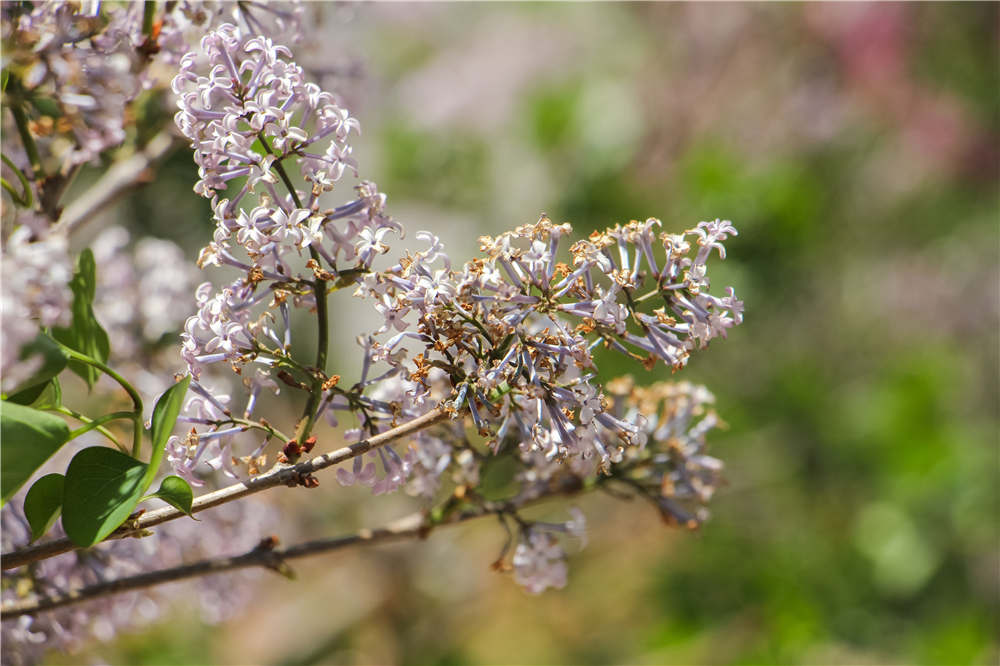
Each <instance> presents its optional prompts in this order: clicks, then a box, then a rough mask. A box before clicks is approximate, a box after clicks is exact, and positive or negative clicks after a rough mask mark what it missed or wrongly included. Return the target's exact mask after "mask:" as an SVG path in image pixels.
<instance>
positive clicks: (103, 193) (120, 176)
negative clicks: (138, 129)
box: [56, 131, 182, 234]
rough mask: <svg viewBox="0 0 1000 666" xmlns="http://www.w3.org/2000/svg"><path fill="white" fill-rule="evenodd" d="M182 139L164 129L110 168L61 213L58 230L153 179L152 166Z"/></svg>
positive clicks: (77, 224) (83, 220) (81, 221)
mask: <svg viewBox="0 0 1000 666" xmlns="http://www.w3.org/2000/svg"><path fill="white" fill-rule="evenodd" d="M180 145H182V142H181V141H180V140H179V139H176V138H174V137H173V136H171V135H170V133H169V132H166V131H163V132H160V133H159V134H157V135H156V136H154V137H153V138H152V139H150V141H149V143H147V144H146V145H145V147H144V148H143V149H142V150H140V151H138V152H137V153H135V154H134V155H132V156H131V157H128V158H126V159H125V160H123V161H121V162H118V163H117V164H115V165H114V166H112V167H111V168H110V169H108V170H107V171H106V172H105V173H104V175H103V176H101V177H100V178H99V179H98V180H97V182H96V183H94V184H93V185H92V186H91V187H90V188H89V189H88V190H87V191H86V192H84V193H83V194H81V195H80V196H79V197H77V198H76V199H75V200H74V201H73V203H71V204H69V205H68V206H67V207H66V209H65V210H64V211H63V212H62V215H60V216H59V222H58V224H57V225H56V230H57V231H61V232H63V233H66V234H71V233H73V232H74V231H75V230H76V229H78V228H79V227H81V226H82V225H83V224H84V223H86V222H88V221H89V220H90V219H91V218H92V217H93V216H94V215H96V214H97V213H99V212H101V211H102V210H104V209H105V208H107V207H108V206H109V205H111V204H112V203H114V202H115V201H116V200H117V199H118V198H119V197H120V196H122V195H123V194H125V193H126V192H128V191H129V190H130V189H132V188H133V187H136V186H138V185H141V184H143V183H147V182H149V181H151V180H152V179H153V173H152V169H153V168H154V167H156V166H158V165H159V164H160V163H162V162H163V161H164V160H165V159H166V158H167V157H168V156H169V155H170V153H171V152H172V151H173V150H174V148H177V147H178V146H180Z"/></svg>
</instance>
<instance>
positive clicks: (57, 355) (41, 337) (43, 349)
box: [7, 333, 68, 405]
mask: <svg viewBox="0 0 1000 666" xmlns="http://www.w3.org/2000/svg"><path fill="white" fill-rule="evenodd" d="M19 357H20V360H22V361H25V360H27V359H29V358H33V357H41V361H42V363H41V366H39V368H38V369H37V370H36V371H35V373H34V374H33V375H31V377H29V378H28V379H26V380H24V381H23V382H21V383H20V384H18V385H17V387H16V388H15V389H14V390H13V391H11V394H10V396H8V398H7V399H8V400H10V401H11V402H16V403H17V404H19V405H30V404H31V403H33V402H34V401H35V400H36V399H37V398H38V396H39V395H41V393H42V390H44V388H45V385H46V383H47V382H48V381H49V380H50V379H52V378H53V377H55V376H56V375H58V374H59V373H60V372H62V371H63V368H65V367H66V363H67V361H68V359H67V358H66V354H64V353H63V350H62V349H60V348H59V345H58V344H56V342H55V340H53V339H52V338H50V337H49V336H47V335H45V334H44V333H39V334H38V336H37V337H36V338H35V339H34V340H32V341H31V342H29V343H28V344H26V345H25V346H24V347H22V348H21V353H20V355H19Z"/></svg>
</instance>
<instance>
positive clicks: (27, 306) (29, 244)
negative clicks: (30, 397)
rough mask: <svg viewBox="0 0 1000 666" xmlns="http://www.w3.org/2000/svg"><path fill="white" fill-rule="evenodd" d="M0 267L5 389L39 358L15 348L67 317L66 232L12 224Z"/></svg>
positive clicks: (0, 363) (0, 364)
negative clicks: (37, 231) (43, 232)
mask: <svg viewBox="0 0 1000 666" xmlns="http://www.w3.org/2000/svg"><path fill="white" fill-rule="evenodd" d="M0 273H2V280H0V281H2V282H3V292H2V294H0V335H2V338H3V344H2V345H0V349H2V356H0V376H2V377H3V380H2V384H3V386H2V388H3V390H4V391H5V392H6V391H10V390H12V389H14V388H15V387H16V386H17V385H18V384H20V383H21V382H22V381H24V380H26V379H28V378H29V377H30V376H31V374H32V373H33V372H34V371H35V370H36V369H37V367H38V366H39V364H41V362H42V359H41V358H40V357H37V356H31V357H28V358H22V351H21V350H22V348H23V347H24V345H26V344H27V343H29V342H31V341H32V340H33V339H34V338H35V337H36V336H37V335H38V333H39V327H47V326H57V325H60V326H65V325H67V324H68V323H69V311H70V304H71V303H72V300H73V296H72V294H71V293H70V290H69V281H70V278H72V277H73V267H72V264H71V263H70V258H69V254H68V252H67V240H66V237H65V236H64V235H61V234H55V233H53V234H47V235H45V236H42V237H36V236H35V235H34V234H33V232H32V231H31V228H30V227H29V226H22V227H20V228H18V229H16V230H15V231H14V232H13V233H12V234H11V235H10V237H9V238H7V239H6V241H5V242H4V244H3V260H2V262H0Z"/></svg>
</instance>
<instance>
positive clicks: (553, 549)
mask: <svg viewBox="0 0 1000 666" xmlns="http://www.w3.org/2000/svg"><path fill="white" fill-rule="evenodd" d="M513 565H514V580H515V581H517V584H518V585H521V586H522V587H524V588H525V589H526V590H527V591H528V592H530V593H531V594H541V593H542V592H544V591H545V590H546V589H547V588H550V587H553V588H556V589H560V588H563V587H566V575H567V567H566V553H565V552H564V551H563V549H562V547H561V546H560V545H559V542H558V541H557V540H556V538H555V537H554V536H553V535H552V534H550V533H549V532H545V531H542V530H540V529H531V530H528V531H527V533H526V534H525V535H524V540H523V541H521V542H520V543H519V544H517V548H516V549H515V550H514V559H513Z"/></svg>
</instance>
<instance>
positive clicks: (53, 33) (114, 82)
mask: <svg viewBox="0 0 1000 666" xmlns="http://www.w3.org/2000/svg"><path fill="white" fill-rule="evenodd" d="M97 9H98V6H97V5H94V6H89V7H86V8H85V7H83V6H82V5H80V4H79V3H69V2H39V3H35V4H34V7H33V8H32V9H31V11H30V12H27V13H20V12H22V11H23V9H22V8H21V7H20V6H19V3H4V5H3V9H2V11H3V25H4V35H3V40H4V47H5V51H6V54H5V58H6V59H9V62H10V65H9V71H13V72H15V73H17V74H18V81H19V84H18V85H19V87H20V88H22V89H23V94H24V95H25V96H27V97H30V98H31V99H32V100H33V104H34V105H35V106H36V107H38V108H41V109H43V110H44V112H40V114H39V116H38V118H37V120H36V121H35V122H34V123H33V125H32V132H33V134H35V135H36V137H37V139H38V140H39V141H44V144H45V145H44V149H45V150H44V152H45V153H46V154H47V155H50V156H51V157H52V158H54V160H55V162H56V165H57V167H58V169H59V170H60V171H61V172H63V173H67V172H68V171H69V170H70V169H71V168H72V167H74V166H75V165H78V164H82V163H85V162H90V161H92V160H94V159H95V158H96V157H97V156H98V155H99V154H100V153H101V152H103V151H104V150H107V149H108V148H110V147H113V146H117V145H119V144H120V143H122V142H123V141H124V140H125V135H126V132H125V126H124V123H125V118H124V116H123V114H122V109H123V108H124V107H125V105H126V104H127V103H128V102H129V101H131V100H132V98H134V97H135V96H136V94H138V92H139V91H140V90H141V82H140V79H139V71H140V70H141V69H142V67H143V64H142V57H141V54H140V52H139V51H138V50H137V48H136V47H137V46H138V42H137V41H136V39H137V33H138V30H139V27H140V24H141V17H142V8H141V7H140V6H138V4H136V5H133V6H131V7H124V8H121V9H119V10H118V11H116V12H114V13H113V18H112V19H111V21H110V23H109V24H108V26H107V28H105V25H104V22H103V20H102V18H101V17H100V16H99V14H98V11H97ZM138 37H141V35H138ZM7 67H8V65H7V64H5V68H7ZM46 102H47V103H49V104H55V106H56V108H55V109H51V110H50V109H48V107H47V106H46V105H45V104H46Z"/></svg>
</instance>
